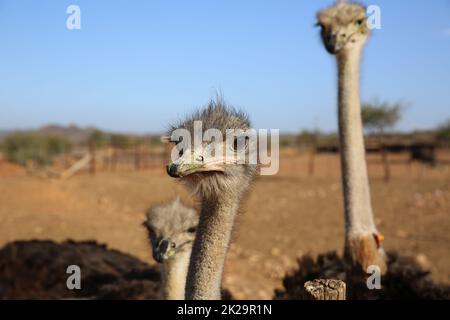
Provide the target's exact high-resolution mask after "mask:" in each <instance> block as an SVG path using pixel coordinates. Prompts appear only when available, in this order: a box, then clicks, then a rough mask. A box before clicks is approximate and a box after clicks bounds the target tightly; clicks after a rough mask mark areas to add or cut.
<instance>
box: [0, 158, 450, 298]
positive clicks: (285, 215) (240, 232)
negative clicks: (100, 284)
mask: <svg viewBox="0 0 450 320" xmlns="http://www.w3.org/2000/svg"><path fill="white" fill-rule="evenodd" d="M378 158H379V157H378V156H376V155H373V156H372V155H371V156H369V161H371V163H372V164H370V165H369V173H370V178H371V179H370V180H371V186H372V198H373V199H372V200H373V205H374V210H375V215H376V223H377V225H378V228H379V230H380V231H381V232H382V233H383V234H384V235H385V238H386V240H385V243H384V246H385V248H386V249H387V250H397V251H398V252H400V253H401V254H404V255H419V254H423V255H425V256H426V257H427V258H428V260H429V262H430V264H431V270H432V272H433V277H434V279H435V280H437V281H440V282H445V283H450V219H449V218H450V167H449V166H446V167H445V166H443V167H435V168H431V167H427V166H424V165H421V164H412V165H406V164H395V165H392V166H391V169H392V178H391V181H390V182H388V183H385V182H384V181H383V179H382V177H383V171H382V167H381V166H380V164H377V163H376V161H377V160H378ZM179 194H180V195H181V197H182V199H183V200H184V202H186V203H187V204H190V205H193V204H194V202H193V201H192V197H191V196H190V194H189V193H188V192H187V191H186V190H185V188H184V187H183V186H182V185H181V184H179V183H178V182H177V181H176V180H175V179H172V178H170V177H168V176H167V174H166V173H165V171H164V170H163V169H162V168H161V169H160V170H159V169H158V170H157V169H153V170H145V171H131V170H126V171H118V172H99V173H97V174H96V175H95V176H91V175H88V174H80V175H77V176H74V177H72V178H71V179H69V180H66V181H59V180H51V179H44V178H38V177H30V176H27V175H26V174H25V173H24V172H23V170H20V169H19V168H16V167H15V166H13V165H11V164H6V163H5V162H0V247H1V246H3V245H5V244H6V243H8V242H10V241H13V240H30V239H51V240H55V241H63V240H66V239H74V240H89V239H92V240H96V241H98V242H100V243H106V244H107V245H108V246H109V247H111V248H114V249H118V250H120V251H123V252H125V253H128V254H131V255H133V256H136V257H138V258H140V259H141V260H143V261H145V262H148V263H150V264H153V263H154V262H153V260H152V258H151V254H150V248H149V246H148V242H147V238H146V234H145V230H144V228H143V227H142V225H141V224H142V221H143V220H144V214H145V211H146V209H147V208H149V207H150V206H153V205H156V204H160V203H162V202H165V201H169V200H171V199H173V198H174V197H176V196H177V195H179ZM342 246H343V213H342V199H341V185H340V175H339V159H338V157H337V156H336V155H320V156H317V157H316V160H315V166H314V174H313V175H312V176H309V174H308V156H307V155H301V154H298V153H297V152H296V151H289V150H284V151H283V152H282V153H281V167H280V171H279V173H278V174H277V175H275V176H266V177H258V178H257V180H256V181H255V184H254V186H253V188H252V190H251V192H250V193H249V194H248V197H247V199H246V201H245V203H244V204H243V208H242V214H241V216H240V217H239V219H238V224H237V226H236V230H235V234H234V239H233V244H232V246H231V250H230V253H229V255H228V259H227V264H226V270H225V277H224V287H225V288H227V289H229V290H230V291H231V293H232V294H233V296H234V297H235V298H238V299H246V298H252V299H270V298H272V297H273V292H274V289H275V288H278V287H280V286H281V279H282V278H283V276H284V275H285V274H286V272H289V270H291V269H292V268H293V267H295V266H296V258H297V257H299V256H301V255H302V254H305V253H312V254H318V253H323V252H326V251H329V250H340V249H341V248H342Z"/></svg>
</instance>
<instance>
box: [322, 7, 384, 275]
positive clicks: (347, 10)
mask: <svg viewBox="0 0 450 320" xmlns="http://www.w3.org/2000/svg"><path fill="white" fill-rule="evenodd" d="M317 20H318V25H319V26H320V27H321V37H322V41H323V44H324V45H325V48H326V50H327V51H328V52H329V53H330V54H333V55H335V56H336V60H337V66H338V116H339V139H340V154H341V168H342V184H343V192H344V207H345V209H344V211H345V248H344V257H345V259H346V261H347V263H348V265H349V266H350V268H351V269H352V270H353V271H354V272H358V271H362V272H364V273H365V272H366V270H367V268H368V267H369V266H370V265H376V266H378V267H379V268H380V270H381V272H382V273H384V272H385V271H386V262H385V253H384V251H383V249H382V247H381V241H382V240H383V236H382V235H381V234H380V233H379V232H378V230H377V228H376V226H375V223H374V219H373V212H372V204H371V199H370V187H369V179H368V174H367V164H366V159H365V147H364V137H363V128H362V120H361V103H360V94H359V72H360V71H359V69H360V60H361V53H362V50H363V48H364V45H365V43H366V41H367V39H368V37H369V28H368V25H367V19H366V10H365V8H364V7H363V6H362V5H360V4H353V3H352V4H350V3H346V2H338V3H336V4H334V5H333V6H331V7H329V8H327V9H324V10H322V11H320V12H319V13H318V15H317Z"/></svg>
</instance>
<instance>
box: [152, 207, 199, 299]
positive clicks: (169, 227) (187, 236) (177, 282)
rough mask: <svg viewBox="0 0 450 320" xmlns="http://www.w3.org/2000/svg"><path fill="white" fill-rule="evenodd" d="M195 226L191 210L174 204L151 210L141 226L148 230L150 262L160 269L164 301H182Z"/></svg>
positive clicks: (195, 215) (194, 218)
mask: <svg viewBox="0 0 450 320" xmlns="http://www.w3.org/2000/svg"><path fill="white" fill-rule="evenodd" d="M197 224H198V215H197V213H196V211H195V210H194V209H191V208H188V207H186V206H184V205H183V203H181V201H180V199H179V198H176V199H175V200H174V201H172V202H170V203H168V204H165V205H161V206H158V207H153V208H150V209H149V210H148V212H147V220H146V221H145V222H144V226H145V227H146V228H147V230H148V235H149V238H150V244H151V247H152V252H153V258H154V259H155V260H156V261H157V262H159V263H162V265H163V272H162V276H163V289H164V297H165V299H168V300H184V298H185V295H184V290H185V286H186V276H187V270H188V266H189V259H190V256H191V251H192V243H193V242H194V238H195V231H196V228H197Z"/></svg>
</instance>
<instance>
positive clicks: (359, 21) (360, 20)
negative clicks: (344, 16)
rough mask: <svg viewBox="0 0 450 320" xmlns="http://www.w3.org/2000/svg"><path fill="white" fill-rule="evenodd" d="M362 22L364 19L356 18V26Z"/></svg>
mask: <svg viewBox="0 0 450 320" xmlns="http://www.w3.org/2000/svg"><path fill="white" fill-rule="evenodd" d="M363 22H364V19H359V20H356V24H357V25H358V26H360V25H362V24H363Z"/></svg>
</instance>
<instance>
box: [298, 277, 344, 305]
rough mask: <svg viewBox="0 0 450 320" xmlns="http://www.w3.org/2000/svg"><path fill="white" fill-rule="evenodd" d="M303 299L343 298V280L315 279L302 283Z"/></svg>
mask: <svg viewBox="0 0 450 320" xmlns="http://www.w3.org/2000/svg"><path fill="white" fill-rule="evenodd" d="M304 297H305V300H345V282H344V281H341V280H334V279H315V280H313V281H308V282H306V283H305V285H304Z"/></svg>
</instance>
